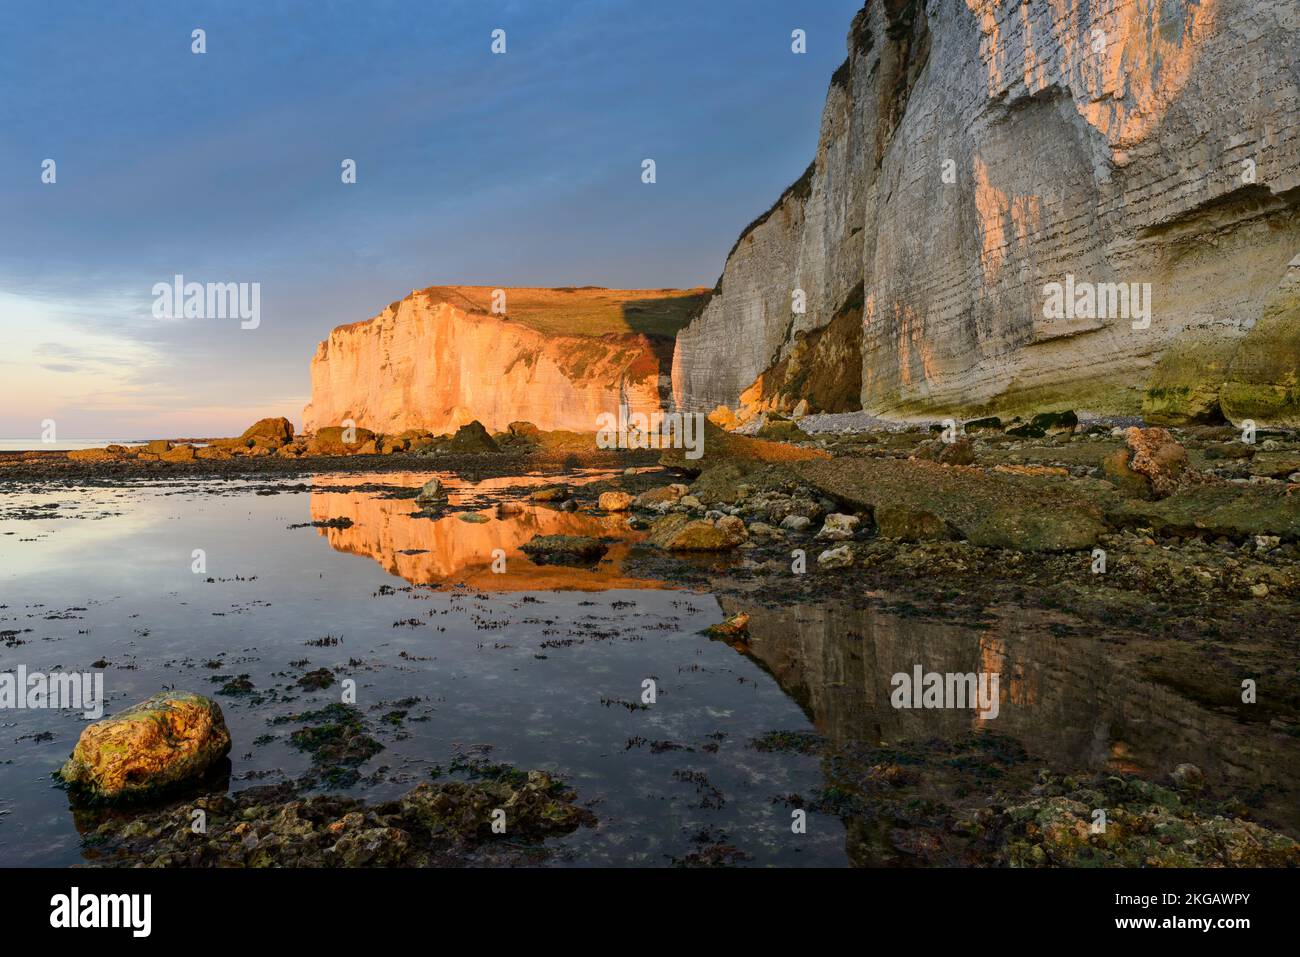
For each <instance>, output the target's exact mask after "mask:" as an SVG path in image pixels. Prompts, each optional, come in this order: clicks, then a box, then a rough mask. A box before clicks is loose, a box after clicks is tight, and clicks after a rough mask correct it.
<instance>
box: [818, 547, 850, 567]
mask: <svg viewBox="0 0 1300 957" xmlns="http://www.w3.org/2000/svg"><path fill="white" fill-rule="evenodd" d="M817 564H818V566H820V567H821V568H848V567H850V566H851V565H852V564H853V549H851V548H850V547H849V546H848V545H840V546H838V547H836V548H828V549H826V551H824V552H822V553H821V554H820V555H818V556H817Z"/></svg>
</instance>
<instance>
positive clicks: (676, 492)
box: [636, 483, 689, 508]
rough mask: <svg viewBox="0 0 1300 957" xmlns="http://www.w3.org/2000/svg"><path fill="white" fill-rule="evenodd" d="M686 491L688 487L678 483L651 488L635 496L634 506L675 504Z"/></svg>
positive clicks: (654, 506) (645, 506)
mask: <svg viewBox="0 0 1300 957" xmlns="http://www.w3.org/2000/svg"><path fill="white" fill-rule="evenodd" d="M688 491H689V489H687V487H686V486H685V485H681V484H679V483H675V484H673V485H663V486H660V487H659V488H652V489H649V490H647V491H644V492H642V493H641V494H640V495H638V496H637V497H636V506H637V508H656V507H658V506H662V505H676V504H677V503H678V502H679V501H681V498H682V496H683V495H685V494H686V493H687V492H688Z"/></svg>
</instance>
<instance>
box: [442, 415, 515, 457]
mask: <svg viewBox="0 0 1300 957" xmlns="http://www.w3.org/2000/svg"><path fill="white" fill-rule="evenodd" d="M443 448H444V449H445V450H446V451H448V452H500V451H501V447H500V446H499V445H497V443H496V440H495V439H493V438H492V436H491V435H490V434H489V433H488V430H487V429H486V428H485V427H484V426H483V423H482V422H480V421H478V419H475V420H474V421H473V422H469V423H466V424H465V425H462V426H461V427H460V428H459V429H457V430H456V434H455V435H453V436H452V437H451V439H450V440H449V441H448V442H447V444H446V445H445V446H443Z"/></svg>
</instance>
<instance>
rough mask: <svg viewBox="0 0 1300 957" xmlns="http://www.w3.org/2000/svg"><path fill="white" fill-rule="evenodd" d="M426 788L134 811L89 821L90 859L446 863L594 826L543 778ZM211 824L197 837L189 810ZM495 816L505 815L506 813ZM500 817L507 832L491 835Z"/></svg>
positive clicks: (505, 858)
mask: <svg viewBox="0 0 1300 957" xmlns="http://www.w3.org/2000/svg"><path fill="white" fill-rule="evenodd" d="M476 778H477V779H476V780H471V781H448V782H442V783H432V784H429V783H426V784H421V785H418V786H417V787H415V788H413V789H412V790H411V791H408V792H407V793H406V794H405V795H403V796H402V797H400V798H398V799H397V800H395V801H389V802H386V803H383V804H368V803H366V802H365V801H362V800H359V799H356V798H349V797H340V796H335V795H314V796H311V797H306V798H304V797H301V796H300V795H299V794H298V793H297V792H296V791H295V789H294V788H293V787H292V786H291V785H278V786H273V787H255V788H249V789H247V790H244V791H241V792H239V793H238V794H236V795H234V796H230V797H227V796H224V795H223V796H208V797H203V798H200V799H198V800H197V801H193V802H186V803H184V804H181V805H176V806H174V807H170V808H167V809H165V810H160V811H157V812H153V813H148V814H142V815H137V816H136V817H135V818H134V819H133V820H130V821H124V820H123V819H122V818H121V817H120V816H117V815H102V816H99V817H96V816H93V815H89V814H82V815H80V816H79V819H78V826H79V827H80V829H81V830H82V834H83V838H84V839H85V841H86V844H87V845H88V846H93V847H94V848H95V857H94V859H93V860H92V861H91V862H90V863H91V864H96V865H102V866H121V865H122V864H123V863H127V862H130V863H133V864H139V865H143V866H146V867H349V868H351V867H440V866H441V867H446V866H463V865H466V864H470V863H479V862H485V861H486V862H487V863H502V864H511V863H523V862H526V861H534V860H537V859H538V858H541V857H545V856H546V855H547V851H546V849H545V848H544V847H542V846H541V843H540V842H541V841H543V840H545V839H546V838H548V837H553V836H558V835H560V834H566V833H569V832H571V831H574V830H576V829H577V828H578V827H581V826H591V825H593V824H594V823H595V818H594V816H593V815H592V814H591V812H590V811H588V810H586V808H584V807H581V806H579V805H578V804H577V803H575V801H576V795H575V794H574V793H573V792H572V791H569V790H567V789H566V788H565V786H564V785H563V784H562V783H561V782H559V781H557V780H556V779H555V778H553V777H552V776H551V775H549V774H547V773H546V772H544V771H528V772H523V771H518V770H515V769H513V768H508V769H501V770H499V771H498V772H497V773H492V774H488V775H482V774H480V775H476ZM195 808H197V809H200V810H202V811H203V812H204V815H205V818H206V829H205V831H204V833H202V834H195V833H193V831H192V829H191V817H190V815H191V812H192V810H193V809H195ZM496 812H500V813H499V814H498V813H496ZM494 821H500V822H501V825H503V826H504V831H500V830H499V829H498V830H497V831H494V830H493V827H492V825H493V823H494Z"/></svg>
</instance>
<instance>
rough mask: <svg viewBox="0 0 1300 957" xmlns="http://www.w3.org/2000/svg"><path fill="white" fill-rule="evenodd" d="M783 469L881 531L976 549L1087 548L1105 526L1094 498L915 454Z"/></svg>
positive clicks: (1026, 478) (802, 464) (1029, 479)
mask: <svg viewBox="0 0 1300 957" xmlns="http://www.w3.org/2000/svg"><path fill="white" fill-rule="evenodd" d="M791 468H792V469H793V470H794V471H795V472H797V473H798V474H799V475H800V476H801V477H802V478H803V480H804V481H806V482H808V483H810V484H811V485H813V486H814V487H815V488H817V489H818V490H820V491H821V492H822V493H823V494H824V495H826V496H828V497H829V498H831V499H833V500H835V501H837V502H840V503H842V504H844V505H848V506H851V507H853V508H854V509H855V510H856V511H870V512H871V513H872V515H873V518H875V519H876V523H877V527H880V525H881V522H882V520H883V522H884V526H885V529H886V530H887V531H888V533H889V536H888V537H894V536H897V537H900V538H945V537H949V536H950V535H951V536H953V537H957V538H965V539H966V540H967V541H969V542H970V543H971V544H972V545H976V546H980V547H987V548H1007V549H1014V550H1016V551H1023V552H1064V551H1075V550H1080V549H1086V548H1091V547H1092V546H1093V545H1095V544H1096V543H1097V538H1098V536H1100V535H1101V534H1102V533H1103V532H1105V531H1106V526H1105V525H1104V524H1103V522H1102V520H1101V518H1102V512H1101V508H1100V506H1099V505H1098V504H1097V503H1095V502H1092V501H1089V500H1088V498H1086V497H1085V496H1083V495H1081V494H1078V493H1076V492H1074V491H1073V490H1072V489H1070V488H1069V487H1068V486H1066V485H1064V484H1062V483H1059V482H1057V481H1054V480H1052V479H1050V478H1039V477H1036V476H1019V475H1002V474H988V473H985V472H981V471H979V470H976V469H954V468H948V467H946V466H943V465H940V464H938V463H936V462H926V461H921V460H919V459H910V460H906V461H900V460H897V459H881V458H869V459H867V458H863V459H859V458H847V457H845V458H837V459H834V460H831V461H815V462H799V463H796V464H794V465H792V466H791ZM877 510H880V511H881V514H880V515H879V516H878V517H877V516H876V512H877ZM913 519H914V520H915V521H913Z"/></svg>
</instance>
